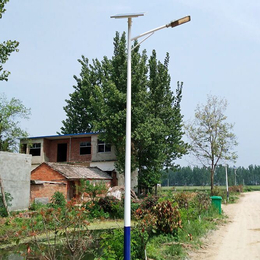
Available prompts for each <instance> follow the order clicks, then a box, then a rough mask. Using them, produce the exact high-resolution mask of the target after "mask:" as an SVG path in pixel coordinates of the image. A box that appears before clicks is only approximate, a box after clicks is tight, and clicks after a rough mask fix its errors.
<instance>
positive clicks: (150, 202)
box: [140, 195, 159, 210]
mask: <svg viewBox="0 0 260 260" xmlns="http://www.w3.org/2000/svg"><path fill="white" fill-rule="evenodd" d="M158 199H159V198H158V197H157V196H152V195H148V196H147V197H145V198H144V199H143V201H142V203H141V205H140V208H141V209H142V210H146V209H148V210H149V209H152V208H153V207H154V206H155V205H156V204H157V202H158Z"/></svg>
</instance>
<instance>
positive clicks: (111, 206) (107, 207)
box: [98, 196, 132, 219]
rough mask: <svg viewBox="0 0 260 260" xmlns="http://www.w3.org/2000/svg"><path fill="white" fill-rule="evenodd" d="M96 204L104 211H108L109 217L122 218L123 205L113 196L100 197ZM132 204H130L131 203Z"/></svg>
mask: <svg viewBox="0 0 260 260" xmlns="http://www.w3.org/2000/svg"><path fill="white" fill-rule="evenodd" d="M98 204H99V205H100V206H101V208H102V209H103V210H104V212H105V213H109V216H110V218H116V219H122V218H124V207H123V204H122V202H121V201H120V200H118V199H116V198H115V197H109V196H107V197H104V198H100V199H99V201H98ZM131 206H132V205H131Z"/></svg>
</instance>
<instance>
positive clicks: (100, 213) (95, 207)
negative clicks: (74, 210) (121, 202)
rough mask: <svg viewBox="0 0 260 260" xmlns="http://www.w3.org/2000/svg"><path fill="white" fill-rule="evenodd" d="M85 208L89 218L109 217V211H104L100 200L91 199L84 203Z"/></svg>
mask: <svg viewBox="0 0 260 260" xmlns="http://www.w3.org/2000/svg"><path fill="white" fill-rule="evenodd" d="M84 208H85V209H86V210H87V211H88V218H89V219H91V220H92V219H98V218H101V219H103V218H109V213H108V212H104V210H103V208H102V207H101V206H100V205H99V204H98V201H89V202H87V203H85V204H84Z"/></svg>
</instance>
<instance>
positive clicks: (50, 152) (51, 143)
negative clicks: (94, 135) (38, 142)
mask: <svg viewBox="0 0 260 260" xmlns="http://www.w3.org/2000/svg"><path fill="white" fill-rule="evenodd" d="M81 142H91V137H84V138H71V141H70V139H69V138H68V139H59V140H44V152H45V154H46V156H47V158H48V159H49V161H50V162H57V149H58V144H64V143H66V144H67V162H69V161H70V162H90V161H91V154H85V155H80V146H79V145H80V143H81ZM70 144H71V148H70Z"/></svg>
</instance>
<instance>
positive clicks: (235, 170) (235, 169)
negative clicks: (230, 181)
mask: <svg viewBox="0 0 260 260" xmlns="http://www.w3.org/2000/svg"><path fill="white" fill-rule="evenodd" d="M234 174H235V186H237V168H236V166H234Z"/></svg>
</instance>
